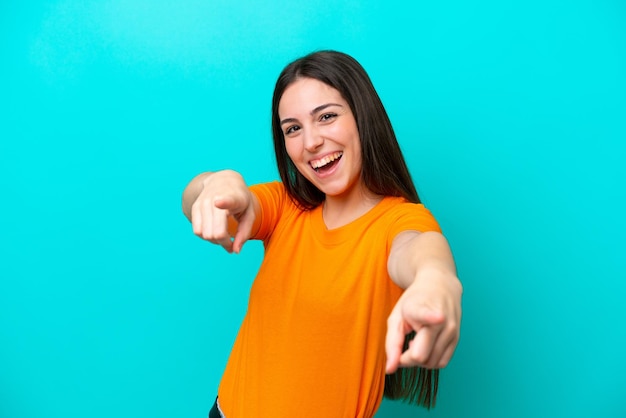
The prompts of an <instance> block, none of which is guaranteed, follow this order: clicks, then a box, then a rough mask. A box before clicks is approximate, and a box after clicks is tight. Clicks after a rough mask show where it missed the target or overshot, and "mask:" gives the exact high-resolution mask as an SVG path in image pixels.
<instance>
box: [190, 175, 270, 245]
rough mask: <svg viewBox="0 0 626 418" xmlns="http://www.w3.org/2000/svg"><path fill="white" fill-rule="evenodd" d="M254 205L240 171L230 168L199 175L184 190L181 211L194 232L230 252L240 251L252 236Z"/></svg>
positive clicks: (253, 199) (251, 195)
mask: <svg viewBox="0 0 626 418" xmlns="http://www.w3.org/2000/svg"><path fill="white" fill-rule="evenodd" d="M194 196H197V197H195V198H194ZM190 201H193V204H192V205H191V208H190V209H191V210H189V202H190ZM257 205H258V204H257V203H256V197H255V196H254V195H253V194H252V193H251V192H250V190H248V187H247V186H246V183H245V182H244V180H243V177H242V176H241V174H239V173H237V172H235V171H232V170H224V171H217V172H214V173H205V174H201V175H199V176H197V177H196V178H194V179H193V180H192V181H191V182H190V183H189V185H188V186H187V187H186V188H185V192H184V193H183V211H184V212H185V215H187V217H188V218H189V219H190V221H191V224H192V227H193V232H194V234H196V235H197V236H199V237H200V238H203V239H205V240H207V241H209V242H212V243H214V244H218V245H221V246H222V247H224V249H225V250H226V251H228V252H229V253H232V252H235V253H239V252H240V251H241V248H242V247H243V244H244V243H245V242H246V241H247V240H248V239H249V238H250V237H251V235H252V227H253V225H254V220H255V218H256V210H255V209H256V206H257ZM231 237H234V239H231Z"/></svg>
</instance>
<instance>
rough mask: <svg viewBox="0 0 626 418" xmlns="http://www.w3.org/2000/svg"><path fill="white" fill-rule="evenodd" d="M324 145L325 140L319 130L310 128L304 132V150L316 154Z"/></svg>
mask: <svg viewBox="0 0 626 418" xmlns="http://www.w3.org/2000/svg"><path fill="white" fill-rule="evenodd" d="M323 143H324V138H323V136H322V135H320V133H319V132H318V130H317V129H315V128H310V129H307V130H306V131H305V132H304V149H306V150H307V151H308V152H314V151H315V150H317V149H318V148H319V147H321V146H322V144H323Z"/></svg>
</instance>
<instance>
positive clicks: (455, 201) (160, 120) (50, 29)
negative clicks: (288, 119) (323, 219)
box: [0, 0, 626, 418]
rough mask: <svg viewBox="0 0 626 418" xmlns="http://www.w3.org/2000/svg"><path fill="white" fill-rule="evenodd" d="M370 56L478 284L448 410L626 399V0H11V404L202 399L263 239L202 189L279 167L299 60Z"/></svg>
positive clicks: (557, 408) (5, 129)
mask: <svg viewBox="0 0 626 418" xmlns="http://www.w3.org/2000/svg"><path fill="white" fill-rule="evenodd" d="M322 48H332V49H338V50H342V51H345V52H347V53H350V54H351V55H353V56H355V57H356V58H357V59H358V60H359V61H360V62H361V63H362V64H363V65H364V67H365V68H366V69H367V70H368V72H369V73H370V75H371V77H372V79H373V81H374V84H375V86H376V87H377V89H378V91H379V93H380V95H381V97H382V99H383V102H384V103H385V105H386V107H387V110H388V112H389V114H390V117H391V119H392V122H393V124H394V127H395V128H396V132H397V135H398V137H399V140H400V142H401V146H402V148H403V150H404V152H405V155H406V158H407V160H408V162H409V165H410V168H411V171H412V174H413V176H414V178H415V180H416V183H417V185H418V189H419V192H420V193H421V196H422V198H423V200H424V201H425V203H426V204H427V205H428V207H429V208H430V209H431V210H432V211H433V212H434V213H435V215H436V216H437V217H438V219H439V220H440V222H441V224H442V227H443V228H444V231H445V233H446V235H447V236H448V238H449V241H450V243H451V245H452V248H453V251H454V253H455V256H456V260H457V263H458V270H459V274H460V277H461V278H462V280H463V283H464V286H465V297H464V320H463V329H462V339H461V342H460V345H459V347H458V350H457V353H456V355H455V357H454V359H453V361H452V363H451V364H450V365H449V367H448V368H447V369H445V370H444V371H442V376H441V377H442V381H441V386H440V395H439V403H438V406H437V407H436V408H435V410H434V411H432V412H426V411H423V410H420V409H414V408H409V407H407V406H405V405H403V404H398V403H392V402H384V404H383V406H382V408H381V410H380V412H379V414H378V415H377V416H378V417H408V416H426V415H429V416H433V417H475V416H480V417H504V416H507V417H531V416H532V417H561V416H562V417H589V416H602V417H624V416H626V396H624V395H625V392H626V390H625V389H626V360H625V358H624V343H625V342H626V329H625V327H624V320H625V319H626V318H625V314H624V309H623V306H624V295H625V292H626V280H625V279H626V274H625V273H626V262H625V259H626V257H625V250H626V247H625V244H624V235H625V233H626V225H625V222H624V216H623V212H624V210H623V208H622V207H623V203H624V201H625V200H626V199H625V198H626V194H625V188H624V180H625V179H626V169H625V168H624V159H625V157H626V149H625V145H624V144H625V141H626V123H625V120H626V5H625V3H623V2H621V1H617V0H615V1H609V0H573V1H565V0H563V1H558V0H549V1H539V0H526V1H510V2H501V1H495V0H494V1H479V2H464V1H458V0H457V1H455V0H448V1H440V2H404V1H389V0H386V1H374V0H372V1H360V2H357V1H348V2H337V3H332V2H331V3H319V2H287V1H284V2H281V1H275V2H266V3H263V2H258V3H257V2H253V1H242V0H239V1H226V0H222V1H178V2H165V1H147V0H145V1H140V0H123V1H122V0H117V1H114V0H103V1H84V0H81V1H79V0H59V1H53V0H51V1H47V2H42V1H39V2H33V1H31V2H19V1H15V0H14V1H7V0H5V1H3V2H2V3H0V63H1V65H0V72H1V73H0V74H1V75H2V76H1V77H0V191H1V194H0V199H1V202H2V204H1V206H0V211H1V216H0V240H1V241H0V243H1V252H0V417H3V418H4V417H7V418H30V417H37V418H39V417H48V418H56V417H64V418H71V417H83V416H90V417H92V418H98V417H148V416H150V417H155V418H157V417H183V416H184V417H205V416H206V413H207V411H208V408H209V407H210V404H211V402H212V401H213V399H214V395H215V392H216V388H217V384H218V382H219V378H220V375H221V372H222V369H223V367H224V364H225V362H226V359H227V355H228V352H229V350H230V346H231V343H232V341H233V339H234V337H235V333H236V331H237V328H238V325H239V323H240V321H241V319H242V317H243V315H244V311H245V307H246V303H247V292H248V289H249V286H250V283H251V281H252V279H253V276H254V273H255V271H256V269H257V267H258V265H259V263H260V260H261V257H262V248H261V246H260V245H259V244H258V243H248V244H247V246H246V247H245V248H244V251H243V253H242V254H241V255H239V256H234V255H228V254H226V253H224V252H223V251H221V250H220V249H219V248H216V247H213V246H211V245H210V244H208V243H205V242H203V241H202V240H200V239H198V238H197V237H195V236H194V235H193V234H192V233H191V228H190V226H189V224H188V222H187V221H186V219H185V218H184V217H183V215H182V213H181V210H180V196H181V192H182V190H183V188H184V186H185V184H186V183H187V182H188V181H189V179H190V178H191V177H193V176H194V175H195V174H197V173H199V172H201V171H206V170H216V169H220V168H233V169H236V170H238V171H240V172H242V173H243V175H244V176H245V178H246V179H247V181H248V182H249V183H255V182H261V181H268V180H272V179H275V178H277V173H276V169H275V163H274V157H273V153H272V146H271V137H270V125H269V115H270V99H271V93H272V89H273V84H274V81H275V79H276V77H277V75H278V73H279V72H280V70H281V69H282V68H283V66H284V65H285V64H287V63H288V62H289V61H291V60H292V59H294V58H297V57H299V56H301V55H303V54H305V53H308V52H310V51H312V50H315V49H322Z"/></svg>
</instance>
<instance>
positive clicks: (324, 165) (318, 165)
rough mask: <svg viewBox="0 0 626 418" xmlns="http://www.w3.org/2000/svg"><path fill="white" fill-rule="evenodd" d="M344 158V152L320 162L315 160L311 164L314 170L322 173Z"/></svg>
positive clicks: (331, 155)
mask: <svg viewBox="0 0 626 418" xmlns="http://www.w3.org/2000/svg"><path fill="white" fill-rule="evenodd" d="M342 156H343V152H341V151H337V152H334V153H332V154H329V155H327V156H325V157H324V158H320V159H319V160H313V161H311V162H310V163H309V164H311V167H313V170H315V171H316V172H318V173H319V172H320V171H325V170H328V169H330V168H331V167H333V166H334V165H335V164H337V162H338V161H339V160H340V159H341V157H342Z"/></svg>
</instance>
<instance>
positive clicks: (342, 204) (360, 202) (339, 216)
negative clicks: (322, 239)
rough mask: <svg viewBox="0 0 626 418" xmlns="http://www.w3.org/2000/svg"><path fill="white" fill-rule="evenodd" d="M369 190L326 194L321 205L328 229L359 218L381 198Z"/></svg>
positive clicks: (362, 189) (381, 197)
mask: <svg viewBox="0 0 626 418" xmlns="http://www.w3.org/2000/svg"><path fill="white" fill-rule="evenodd" d="M383 197H384V196H380V195H377V194H374V193H372V192H371V191H369V190H367V189H365V188H361V189H358V190H355V191H354V193H351V194H350V195H348V196H326V200H325V201H324V203H323V207H322V218H323V219H324V224H326V228H328V229H336V228H340V227H342V226H344V225H347V224H349V223H350V222H352V221H354V220H356V219H358V218H360V217H361V216H363V215H365V214H366V213H367V212H369V211H370V209H372V208H373V207H374V206H376V205H377V204H378V202H380V201H381V200H382V199H383Z"/></svg>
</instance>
